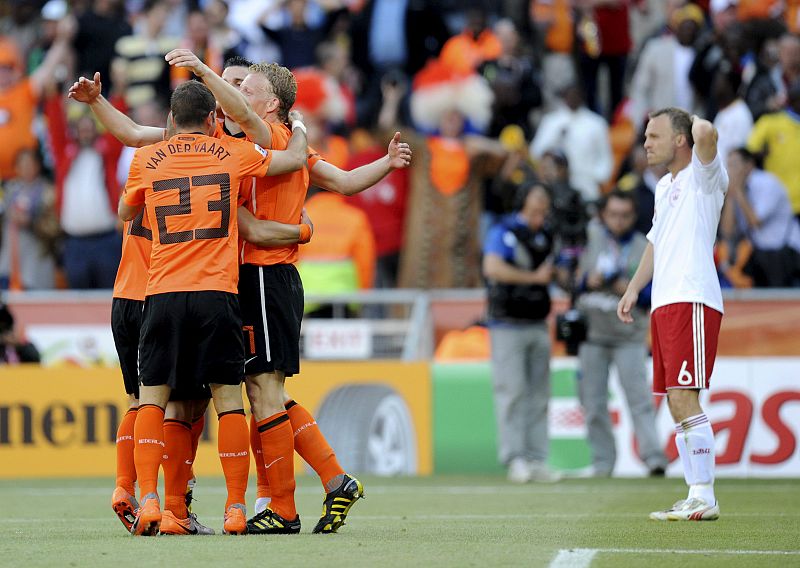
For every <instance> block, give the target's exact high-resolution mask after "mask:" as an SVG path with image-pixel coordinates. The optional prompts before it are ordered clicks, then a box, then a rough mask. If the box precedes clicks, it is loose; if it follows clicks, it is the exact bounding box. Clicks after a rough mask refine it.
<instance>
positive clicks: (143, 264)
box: [111, 211, 310, 535]
mask: <svg viewBox="0 0 800 568" xmlns="http://www.w3.org/2000/svg"><path fill="white" fill-rule="evenodd" d="M305 219H306V221H307V222H308V223H310V219H308V218H307V217H306V218H305ZM248 225H249V227H250V228H249V232H250V233H251V234H252V233H257V234H258V236H259V239H260V242H263V243H265V246H279V245H281V244H284V243H286V242H297V240H298V239H299V235H300V227H299V226H298V225H284V224H282V223H277V222H274V221H256V220H255V218H252V221H249V223H248ZM152 239H153V237H152V230H151V228H150V227H149V225H148V224H147V220H146V218H145V217H144V211H141V212H140V213H139V214H138V215H137V216H136V217H135V218H134V219H132V220H130V221H126V222H125V227H124V230H123V241H122V257H121V260H120V265H119V269H118V271H117V278H116V281H115V283H114V294H113V300H112V304H111V331H112V333H113V336H114V344H115V346H116V349H117V354H118V355H119V360H120V367H121V370H122V376H123V382H124V385H125V392H126V393H127V394H128V403H129V409H128V412H127V413H126V414H125V416H124V417H123V419H122V421H121V422H120V424H119V428H118V430H117V443H116V453H117V480H116V489H115V490H114V494H113V496H112V499H111V506H112V508H113V510H114V512H115V513H117V516H118V517H119V519H120V521H122V524H123V525H124V526H125V528H126V529H127V530H128V531H130V528H131V526H132V525H133V521H134V519H135V517H136V510H137V509H138V508H139V505H138V503H137V501H136V498H135V497H134V495H135V493H134V482H135V481H136V468H135V465H134V461H133V446H134V443H133V428H134V423H135V420H136V412H137V410H138V407H139V377H138V352H139V334H140V331H141V324H142V311H143V309H144V298H145V290H146V288H147V271H148V267H149V265H150V249H151V243H152ZM210 398H211V391H210V390H209V389H208V386H201V387H200V388H195V389H192V390H191V391H190V392H187V393H177V392H176V393H172V395H171V396H170V401H169V403H168V404H167V408H166V412H165V419H164V455H165V458H164V460H163V462H162V467H163V468H164V478H165V480H164V490H165V510H164V511H163V513H162V521H161V534H176V535H196V534H214V531H213V530H212V529H210V528H208V527H205V526H203V525H202V524H201V523H200V522H199V521H198V520H197V517H196V515H194V514H192V513H191V510H190V509H187V507H189V506H190V504H191V490H190V491H189V492H185V488H186V487H187V482H188V485H191V484H192V481H191V479H192V477H193V476H192V472H191V469H192V463H193V462H194V459H195V455H196V453H197V444H198V441H199V438H200V435H201V434H202V432H203V427H204V425H205V411H206V407H207V406H208V401H209V399H210Z"/></svg>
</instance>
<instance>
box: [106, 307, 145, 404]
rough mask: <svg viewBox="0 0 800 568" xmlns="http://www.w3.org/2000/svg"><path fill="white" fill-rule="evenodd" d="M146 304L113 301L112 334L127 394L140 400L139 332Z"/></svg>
mask: <svg viewBox="0 0 800 568" xmlns="http://www.w3.org/2000/svg"><path fill="white" fill-rule="evenodd" d="M143 309H144V302H143V301H141V300H130V299H128V298H113V299H112V300H111V333H112V334H113V335H114V346H115V347H116V348H117V355H118V356H119V366H120V367H121V368H122V380H123V382H124V383H125V392H126V393H128V394H132V395H133V396H135V397H136V398H139V332H140V331H141V329H142V310H143Z"/></svg>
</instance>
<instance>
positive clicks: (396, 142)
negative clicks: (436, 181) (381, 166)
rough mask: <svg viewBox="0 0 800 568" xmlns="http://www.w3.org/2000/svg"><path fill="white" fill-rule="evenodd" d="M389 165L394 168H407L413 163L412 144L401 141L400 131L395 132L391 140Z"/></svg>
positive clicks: (388, 152)
mask: <svg viewBox="0 0 800 568" xmlns="http://www.w3.org/2000/svg"><path fill="white" fill-rule="evenodd" d="M387 154H388V155H389V165H390V166H391V168H392V169H394V170H397V169H400V168H407V167H408V166H410V165H411V146H409V145H408V144H407V143H406V142H400V133H399V132H395V133H394V136H393V137H392V139H391V140H390V141H389V149H388V151H387Z"/></svg>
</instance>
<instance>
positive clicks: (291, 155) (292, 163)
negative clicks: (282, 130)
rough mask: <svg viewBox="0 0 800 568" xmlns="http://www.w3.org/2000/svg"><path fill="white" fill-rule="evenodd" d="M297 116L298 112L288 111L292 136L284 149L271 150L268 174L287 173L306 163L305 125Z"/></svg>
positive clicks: (306, 142)
mask: <svg viewBox="0 0 800 568" xmlns="http://www.w3.org/2000/svg"><path fill="white" fill-rule="evenodd" d="M292 113H295V111H292ZM299 116H300V113H295V114H291V113H290V115H289V118H290V119H292V137H291V138H289V144H288V145H287V146H286V150H272V161H271V162H270V164H269V170H268V171H267V175H268V176H277V175H280V174H288V173H289V172H293V171H296V170H299V169H300V168H302V167H304V166H305V165H306V154H307V148H308V141H307V139H306V127H305V125H304V124H303V122H302V121H301V120H300V119H299V118H297V117H299ZM292 117H295V118H292Z"/></svg>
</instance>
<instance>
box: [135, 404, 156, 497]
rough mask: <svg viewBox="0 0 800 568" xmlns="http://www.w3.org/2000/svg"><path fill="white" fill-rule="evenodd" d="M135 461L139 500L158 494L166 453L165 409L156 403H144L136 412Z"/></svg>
mask: <svg viewBox="0 0 800 568" xmlns="http://www.w3.org/2000/svg"><path fill="white" fill-rule="evenodd" d="M133 440H134V443H135V446H134V449H133V461H134V462H135V463H136V479H137V481H138V482H139V497H140V499H139V502H140V503H141V504H142V505H144V500H143V498H144V496H145V495H148V494H150V493H156V494H158V467H159V466H160V465H161V456H162V455H164V409H163V408H161V407H160V406H156V405H155V404H143V405H141V406H140V407H139V411H138V412H137V413H136V424H135V425H134V427H133Z"/></svg>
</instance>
